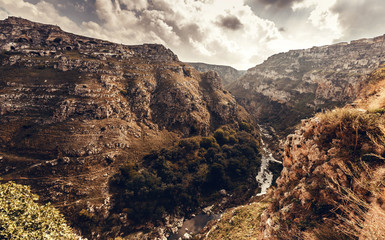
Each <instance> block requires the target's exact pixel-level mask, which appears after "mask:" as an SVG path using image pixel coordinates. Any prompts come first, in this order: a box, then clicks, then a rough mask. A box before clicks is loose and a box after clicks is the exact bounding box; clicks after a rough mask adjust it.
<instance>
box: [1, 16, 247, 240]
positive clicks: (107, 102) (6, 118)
mask: <svg viewBox="0 0 385 240" xmlns="http://www.w3.org/2000/svg"><path fill="white" fill-rule="evenodd" d="M0 49H1V52H0V72H1V74H0V171H1V172H0V176H1V178H2V179H3V180H4V181H7V180H15V181H18V182H21V183H25V184H28V185H31V186H32V189H33V191H34V192H36V193H38V194H39V195H40V196H41V199H42V201H51V202H53V203H54V205H55V206H57V207H60V208H61V209H62V210H63V211H64V213H65V214H66V216H67V217H69V218H74V217H75V216H76V215H77V214H78V213H79V211H80V210H81V209H82V208H84V211H83V212H81V211H80V213H83V217H89V216H90V215H89V212H95V211H98V212H101V213H102V215H103V214H104V216H107V215H108V211H109V209H110V207H111V203H110V193H109V179H110V177H111V176H112V175H113V174H115V173H116V172H117V169H118V168H119V167H120V165H121V164H122V163H126V162H133V163H135V162H140V161H142V158H143V156H145V155H146V154H148V153H150V151H151V150H159V149H161V148H164V147H168V146H171V145H172V144H174V143H175V141H177V140H178V139H179V138H181V137H189V136H195V135H203V136H204V135H208V134H210V133H212V132H213V130H215V129H216V128H217V127H219V126H221V125H223V124H236V123H237V122H238V121H242V120H247V119H248V116H247V114H246V113H245V112H244V110H243V109H242V108H241V107H239V106H238V105H237V103H236V101H235V99H234V98H233V97H232V96H231V95H230V94H229V93H227V92H226V91H224V90H223V89H222V84H221V79H220V78H219V76H218V74H217V73H215V72H206V73H200V72H198V71H196V70H195V69H193V68H192V67H190V66H189V65H187V64H184V63H182V62H180V61H179V60H178V58H177V56H176V55H175V54H173V53H172V52H171V51H170V50H169V49H166V48H165V47H163V46H162V45H154V44H145V45H138V46H125V45H120V44H114V43H110V42H106V41H101V40H98V39H92V38H86V37H82V36H77V35H74V34H70V33H66V32H63V31H62V30H61V29H60V28H59V27H57V26H51V25H44V24H39V23H34V22H30V21H28V20H24V19H20V18H15V17H10V18H8V19H6V20H4V21H0ZM71 220H73V219H71ZM75 227H77V226H76V224H75ZM94 230H95V229H94ZM98 231H99V232H100V231H102V229H98ZM88 234H89V236H90V235H91V234H92V233H88ZM94 237H96V236H94Z"/></svg>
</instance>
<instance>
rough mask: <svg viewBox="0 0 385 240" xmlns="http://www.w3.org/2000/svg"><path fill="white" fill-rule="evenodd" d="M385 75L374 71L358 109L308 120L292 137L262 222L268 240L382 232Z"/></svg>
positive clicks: (378, 235) (368, 235) (370, 235)
mask: <svg viewBox="0 0 385 240" xmlns="http://www.w3.org/2000/svg"><path fill="white" fill-rule="evenodd" d="M384 76H385V75H384V69H380V70H377V71H375V72H374V73H373V74H371V75H370V77H369V79H370V80H369V84H368V85H366V86H365V87H364V88H362V89H361V91H362V92H361V93H360V98H359V99H357V100H356V101H355V104H354V105H355V106H356V108H353V107H352V106H346V107H345V108H341V109H335V110H333V111H329V112H326V113H323V114H318V115H316V117H314V118H311V119H309V120H303V121H302V124H301V128H300V129H299V130H297V131H296V132H295V133H294V134H291V135H289V136H288V138H287V140H286V143H285V152H284V157H283V167H284V168H283V170H282V173H281V176H280V177H279V178H278V180H277V187H276V189H274V191H271V197H272V204H271V205H270V207H269V208H268V209H267V210H265V212H264V214H263V215H262V219H261V222H262V226H263V227H262V230H263V237H264V238H265V239H293V238H298V239H313V238H311V237H310V236H313V237H316V239H324V238H323V237H326V236H328V238H329V239H345V238H347V237H348V239H358V238H359V239H376V238H379V239H381V238H383V237H384V234H385V228H384V225H383V222H378V221H377V220H376V219H381V218H382V219H383V218H384V217H385V204H384V199H385V194H384V193H385V192H384V190H385V185H384V184H385V161H384V159H385V158H384V156H385V131H384V126H385V122H384V115H383V114H384V107H385V104H384V103H385V102H384V101H383V99H384V97H385V90H384ZM374 103H375V104H376V106H375V108H373V104H374Z"/></svg>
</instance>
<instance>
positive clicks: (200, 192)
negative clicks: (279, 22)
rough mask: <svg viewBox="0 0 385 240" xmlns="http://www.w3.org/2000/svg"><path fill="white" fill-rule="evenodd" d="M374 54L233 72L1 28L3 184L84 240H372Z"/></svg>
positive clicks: (149, 49) (379, 146) (170, 56)
mask: <svg viewBox="0 0 385 240" xmlns="http://www.w3.org/2000/svg"><path fill="white" fill-rule="evenodd" d="M384 42H385V35H384V36H380V37H376V38H373V39H361V40H356V41H352V42H350V43H338V44H334V45H330V46H322V47H313V48H311V49H304V50H292V51H289V52H287V53H280V54H276V55H273V56H271V57H270V58H268V59H267V60H266V61H265V62H264V63H262V64H260V65H257V66H255V67H253V68H251V69H249V70H247V72H246V73H244V72H242V71H238V70H235V69H233V68H231V67H227V66H218V65H210V64H204V63H184V62H181V61H180V60H179V59H178V57H177V56H176V55H175V54H174V53H173V52H172V51H171V50H170V49H167V48H166V47H164V46H163V45H159V44H143V45H134V46H127V45H122V44H116V43H111V42H107V41H103V40H99V39H94V38H88V37H83V36H79V35H75V34H71V33H67V32H64V31H62V30H61V29H60V28H59V27H58V26H53V25H45V24H40V23H35V22H31V21H29V20H26V19H22V18H17V17H9V18H8V19H6V20H3V21H0V50H1V51H0V72H1V75H0V177H1V182H9V181H14V182H17V183H19V184H24V185H29V186H30V187H31V190H32V192H33V193H35V194H38V195H39V196H40V200H39V202H40V203H47V202H50V203H51V204H52V206H54V207H56V208H58V209H59V210H60V211H61V212H62V213H63V214H64V216H65V218H66V219H67V222H68V224H69V225H71V227H72V228H73V229H74V230H75V232H76V233H77V234H78V235H81V236H82V237H87V238H88V239H122V238H123V239H162V240H164V239H167V238H172V239H174V238H179V237H181V238H184V239H191V238H194V239H207V240H208V239H250V238H253V239H330V237H331V238H332V239H333V238H334V239H368V238H372V237H377V238H379V239H381V237H384V235H383V234H384V232H385V230H383V225H381V219H383V218H384V217H385V213H384V211H385V210H384V209H385V206H384V202H385V195H384V192H385V191H384V190H385V175H384V166H385V163H384V159H385V150H384V149H385V131H384V126H385V123H384V120H383V119H384V113H385V110H384V108H385V97H384V96H385V91H384V89H385V87H384V86H385V83H384V81H385V80H384V79H385V70H384V68H383V66H384V65H383V64H384V63H385V53H384V50H385V46H384ZM201 71H202V72H201ZM222 81H223V83H222ZM223 85H224V86H223ZM335 107H339V108H336V109H335V110H332V109H334V108H335ZM357 199H359V201H356V200H357ZM342 203H345V204H342ZM194 216H195V217H194ZM189 218H192V219H191V220H188V219H189ZM211 219H214V220H213V221H210V222H209V223H208V225H207V226H206V227H204V228H203V230H202V231H200V230H201V228H202V227H203V225H205V224H201V223H206V222H207V221H209V220H211ZM350 220H351V221H350ZM353 220H354V221H353ZM194 221H195V222H194ZM195 225H197V226H198V225H199V227H197V228H198V229H195V228H194V226H195ZM182 226H184V227H185V228H186V226H188V227H189V228H191V229H190V230H192V229H194V232H192V231H188V230H189V229H187V230H186V229H180V228H181V227H182ZM199 231H200V233H198V232H199ZM190 233H191V234H190ZM327 237H329V238H327Z"/></svg>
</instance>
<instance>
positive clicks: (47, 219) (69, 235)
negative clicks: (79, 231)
mask: <svg viewBox="0 0 385 240" xmlns="http://www.w3.org/2000/svg"><path fill="white" fill-rule="evenodd" d="M37 200H38V196H37V195H35V194H32V193H31V189H30V188H29V187H28V186H23V185H20V184H16V183H14V182H7V183H3V184H0V239H15V240H18V239H36V240H40V239H62V240H64V239H79V237H77V236H76V235H75V234H74V233H73V232H72V230H71V228H70V227H68V225H67V224H66V221H65V219H64V217H63V216H62V215H61V214H60V212H59V210H57V209H55V208H54V207H52V206H50V204H46V205H42V204H38V203H36V202H35V201H37Z"/></svg>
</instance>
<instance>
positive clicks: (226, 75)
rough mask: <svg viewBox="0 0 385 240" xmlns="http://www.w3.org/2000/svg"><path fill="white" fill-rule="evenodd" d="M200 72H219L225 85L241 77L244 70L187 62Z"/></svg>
mask: <svg viewBox="0 0 385 240" xmlns="http://www.w3.org/2000/svg"><path fill="white" fill-rule="evenodd" d="M188 64H189V65H191V66H193V67H194V68H195V69H196V70H198V71H200V72H208V71H215V72H217V73H218V74H219V76H220V77H221V79H222V81H223V85H224V86H225V87H226V86H227V85H229V84H230V83H232V82H235V81H236V80H237V79H238V78H240V77H242V76H243V75H244V74H245V73H246V71H240V70H237V69H235V68H232V67H229V66H222V65H213V64H206V63H188Z"/></svg>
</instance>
